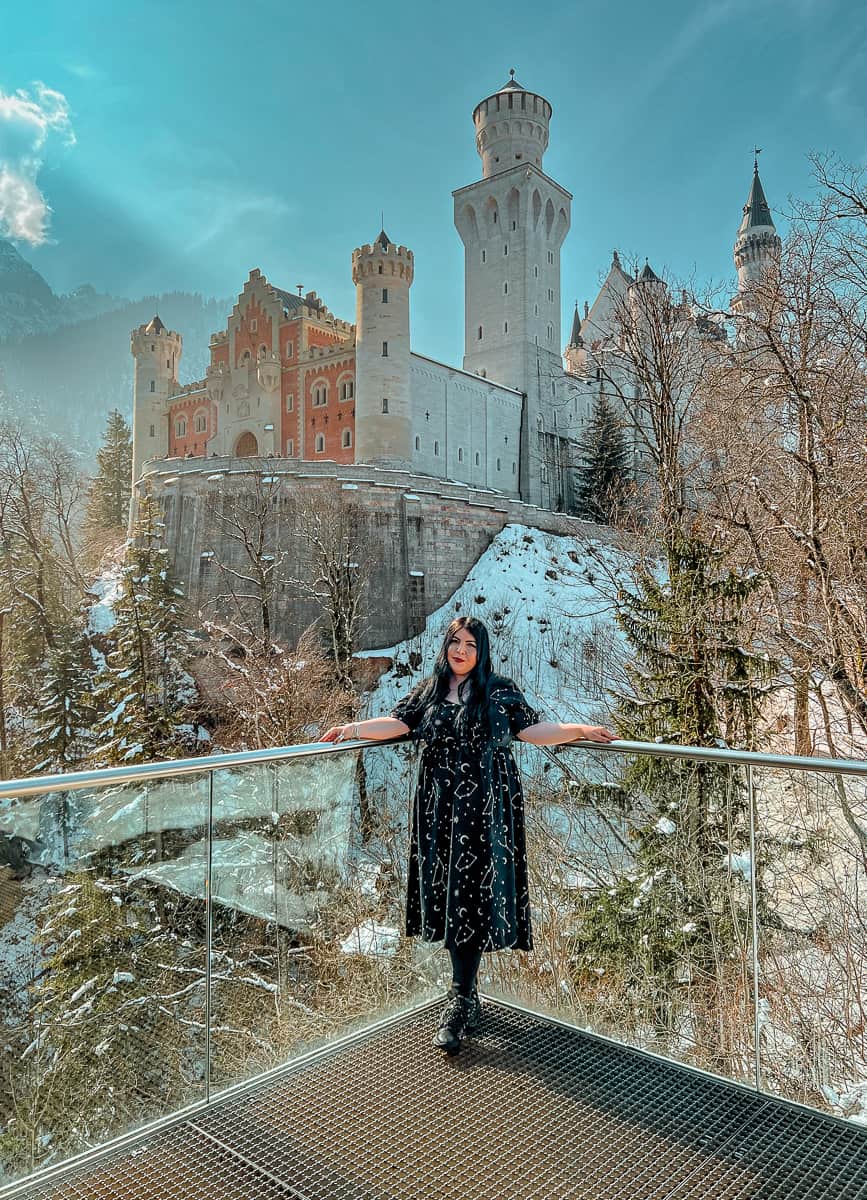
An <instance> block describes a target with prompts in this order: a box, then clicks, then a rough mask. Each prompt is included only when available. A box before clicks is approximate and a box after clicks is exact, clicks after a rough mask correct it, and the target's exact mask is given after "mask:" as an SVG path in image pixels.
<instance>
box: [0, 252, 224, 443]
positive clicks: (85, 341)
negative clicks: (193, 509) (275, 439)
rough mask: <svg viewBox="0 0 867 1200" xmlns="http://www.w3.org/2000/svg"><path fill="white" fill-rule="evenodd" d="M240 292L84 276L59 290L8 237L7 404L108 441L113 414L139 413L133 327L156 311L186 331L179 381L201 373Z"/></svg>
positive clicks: (91, 439)
mask: <svg viewBox="0 0 867 1200" xmlns="http://www.w3.org/2000/svg"><path fill="white" fill-rule="evenodd" d="M232 303H233V301H231V300H206V299H205V298H204V297H202V296H200V295H198V294H190V293H187V292H172V293H169V294H165V295H161V296H145V297H143V298H142V299H141V300H129V299H128V298H126V297H121V296H109V295H102V294H100V293H98V292H96V291H95V289H94V288H93V287H91V286H90V284H83V285H82V286H81V287H78V288H76V289H75V290H74V291H72V292H70V293H69V294H68V295H64V296H58V295H56V294H55V292H54V291H53V290H52V289H51V287H50V286H49V284H48V283H47V282H46V280H45V279H44V278H43V277H42V276H41V275H40V274H39V272H38V271H36V270H34V268H33V267H32V266H31V265H30V264H29V263H28V262H27V261H26V259H25V258H23V257H22V255H21V254H20V253H19V252H18V250H17V249H16V248H15V247H14V246H13V245H12V243H11V242H8V241H5V240H3V239H0V413H2V415H3V416H7V417H11V418H14V419H21V420H24V421H30V422H34V421H35V422H37V423H38V425H39V427H40V428H41V429H43V430H45V429H50V430H51V431H53V432H55V433H58V434H60V435H61V436H63V437H68V438H71V439H73V440H74V441H75V442H77V443H79V444H80V446H81V449H82V450H83V451H84V452H85V453H88V452H90V451H92V450H94V449H95V448H96V446H97V445H98V444H99V440H100V437H101V435H102V431H103V428H104V425H105V417H106V414H107V413H108V412H110V411H111V410H112V409H113V408H117V409H119V410H120V412H122V413H123V414H124V416H126V417H127V419H130V418H131V416H132V377H133V360H132V356H131V355H130V350H129V335H130V330H132V329H133V328H135V327H136V326H137V325H141V324H142V323H143V322H146V321H149V320H150V319H151V317H152V316H153V315H154V314H155V313H159V315H160V317H161V318H162V320H163V321H164V322H165V324H166V325H167V326H168V327H169V328H170V329H174V330H177V332H178V333H180V334H181V335H182V336H183V339H184V353H183V357H182V359H181V365H180V372H179V374H180V382H181V383H187V382H190V381H191V380H193V379H198V378H201V376H202V375H203V374H204V371H205V367H206V366H207V363H208V361H209V353H208V343H209V340H210V335H211V333H213V332H214V331H215V330H217V329H220V328H222V327H224V326H225V322H226V317H227V314H228V312H229V310H230V309H231V306H232Z"/></svg>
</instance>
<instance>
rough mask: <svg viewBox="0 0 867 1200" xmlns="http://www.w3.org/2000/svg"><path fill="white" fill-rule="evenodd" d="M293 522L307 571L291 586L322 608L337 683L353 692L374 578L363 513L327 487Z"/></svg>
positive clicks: (304, 503) (303, 503)
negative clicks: (357, 653) (353, 671)
mask: <svg viewBox="0 0 867 1200" xmlns="http://www.w3.org/2000/svg"><path fill="white" fill-rule="evenodd" d="M294 518H295V535H296V538H297V541H298V542H299V543H300V545H301V546H303V547H304V550H305V554H304V557H303V559H302V561H303V562H304V565H305V567H306V572H305V574H304V575H301V576H297V577H293V578H290V579H289V580H288V581H287V582H288V583H289V584H290V586H292V587H293V588H294V589H296V591H297V592H298V594H299V595H302V596H307V597H308V598H309V599H311V600H312V601H314V603H315V604H316V605H317V606H318V607H319V609H320V612H321V619H322V622H323V624H324V625H325V628H326V631H327V637H328V642H329V647H330V651H331V656H332V659H333V661H334V666H335V671H336V674H337V678H338V680H339V682H340V683H341V684H343V685H344V686H346V687H351V670H350V668H351V663H352V656H353V654H354V653H355V650H356V648H357V646H358V639H359V635H360V633H361V630H362V627H363V619H364V604H365V602H366V599H367V590H368V582H369V578H370V555H369V553H368V552H367V551H366V550H365V548H364V542H363V533H362V530H363V525H362V513H361V510H360V508H359V506H358V505H357V504H355V503H353V502H352V501H350V500H347V499H346V498H345V494H344V493H343V492H342V491H340V490H338V485H337V484H327V485H326V486H324V487H321V488H318V489H317V491H316V493H315V495H313V494H311V495H310V496H309V497H307V498H304V499H301V500H298V501H297V502H296V504H295V507H294Z"/></svg>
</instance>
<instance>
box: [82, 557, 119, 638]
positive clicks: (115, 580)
mask: <svg viewBox="0 0 867 1200" xmlns="http://www.w3.org/2000/svg"><path fill="white" fill-rule="evenodd" d="M121 586H122V585H121V577H120V563H114V564H112V566H110V567H108V568H107V569H106V570H105V571H103V573H102V574H101V575H100V576H99V578H98V579H97V580H96V581H95V582H94V583H93V584H92V585H91V588H90V591H91V593H92V595H94V596H96V603H95V604H92V605H91V606H90V609H89V611H88V614H87V632H88V635H89V636H91V637H93V636H94V634H106V633H110V632H111V630H112V629H113V628H114V606H115V604H116V603H117V601H118V599H119V598H120V594H121Z"/></svg>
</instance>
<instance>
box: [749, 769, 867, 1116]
mask: <svg viewBox="0 0 867 1200" xmlns="http://www.w3.org/2000/svg"><path fill="white" fill-rule="evenodd" d="M754 778H755V789H756V804H757V810H758V817H759V825H760V828H761V831H762V840H761V854H760V858H759V861H760V869H761V874H760V886H759V915H760V935H761V936H760V943H759V980H760V987H759V996H760V999H759V1022H760V1036H759V1049H760V1055H759V1061H760V1068H761V1081H762V1087H763V1088H764V1089H765V1090H767V1091H769V1092H771V1093H773V1094H776V1095H780V1096H785V1097H787V1098H788V1099H791V1100H798V1101H801V1102H803V1103H806V1104H810V1105H813V1106H815V1107H818V1108H824V1109H825V1110H826V1111H831V1112H834V1113H836V1114H837V1115H839V1116H846V1117H852V1118H855V1119H858V1120H860V1121H864V1120H867V903H865V899H867V778H865V777H864V776H860V777H858V776H854V775H845V774H841V775H837V774H831V773H828V774H824V773H818V772H813V771H787V770H782V769H769V768H761V769H755V770H754Z"/></svg>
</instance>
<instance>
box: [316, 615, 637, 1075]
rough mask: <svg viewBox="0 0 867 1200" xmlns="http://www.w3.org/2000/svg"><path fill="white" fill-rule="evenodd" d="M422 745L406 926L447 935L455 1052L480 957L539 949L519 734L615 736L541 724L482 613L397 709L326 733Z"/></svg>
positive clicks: (469, 1024)
mask: <svg viewBox="0 0 867 1200" xmlns="http://www.w3.org/2000/svg"><path fill="white" fill-rule="evenodd" d="M405 734H409V735H410V736H411V737H412V738H414V739H417V740H419V741H421V742H422V743H423V749H422V753H421V760H420V762H419V769H418V781H417V784H416V789H415V796H414V799H413V808H412V834H411V840H410V855H409V879H408V887H407V899H406V932H407V934H408V935H409V936H411V937H421V938H422V939H423V940H424V941H427V942H437V941H443V942H445V945H446V949H447V950H448V952H449V955H450V957H451V962H452V988H451V992H450V994H449V1000H448V1003H447V1004H446V1007H445V1009H444V1010H443V1013H442V1018H441V1020H440V1024H439V1028H438V1029H437V1032H436V1034H435V1036H434V1044H435V1045H436V1046H438V1047H440V1048H441V1049H442V1050H445V1051H447V1052H448V1053H450V1054H456V1053H457V1052H458V1050H460V1046H461V1040H462V1038H463V1037H464V1035H465V1034H466V1033H467V1032H472V1031H473V1030H474V1029H475V1028H477V1027H478V1023H479V1019H480V1016H481V1005H480V1003H479V997H478V992H477V975H478V970H479V964H480V962H481V957H482V954H484V953H486V952H488V951H492V950H504V949H512V950H530V949H532V945H533V936H532V930H531V927H530V897H529V890H528V882H527V849H526V842H525V836H524V799H523V793H522V790H521V779H520V775H519V773H518V768H517V765H516V763H515V760H514V758H513V757H512V754H511V751H510V750H509V744H510V742H511V741H512V739H513V738H516V737H517V738H519V739H520V740H521V741H522V742H530V743H531V744H532V745H535V746H556V745H562V744H564V743H568V742H575V741H582V740H588V741H595V742H611V741H613V740H614V738H615V735H614V734H613V733H611V732H610V731H609V730H607V729H605V728H603V727H602V726H598V725H593V726H589V725H576V724H569V723H560V722H556V721H541V720H540V719H539V714H538V713H537V712H535V710H534V709H532V708H530V706H529V705H528V704H527V702H526V700H525V699H524V697H523V696H522V694H521V692H520V691H519V690H518V688H517V687H516V685H515V684H514V683H513V682H512V680H511V679H507V678H505V677H504V676H502V675H496V674H495V673H494V671H493V669H492V666H491V652H490V641H489V638H488V631H487V629H486V628H485V626H484V625H483V624H482V622H481V621H479V620H477V619H476V618H475V617H457V618H455V620H454V621H452V623H451V624H450V625H449V627H448V629H447V630H446V635H445V638H444V639H443V643H442V646H441V647H440V651H439V653H438V654H437V657H436V661H435V663H434V669H433V673H432V674H431V675H430V676H429V677H428V678H427V679H425V680H423V681H422V682H421V683H420V684H418V686H417V687H415V688H413V690H412V691H411V692H410V693H409V695H408V696H405V697H404V699H403V700H401V701H400V702H399V703H398V704H397V705H396V706H395V708H394V710H393V712H392V714H391V716H390V717H375V718H373V719H372V720H368V721H358V722H354V723H352V724H350V725H340V726H337V727H336V728H334V729H329V730H328V732H327V733H326V734H325V735H324V736H323V738H322V740H323V741H325V742H339V741H344V740H346V739H347V738H369V739H371V740H373V741H380V740H386V739H389V738H395V737H400V736H402V735H405Z"/></svg>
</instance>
